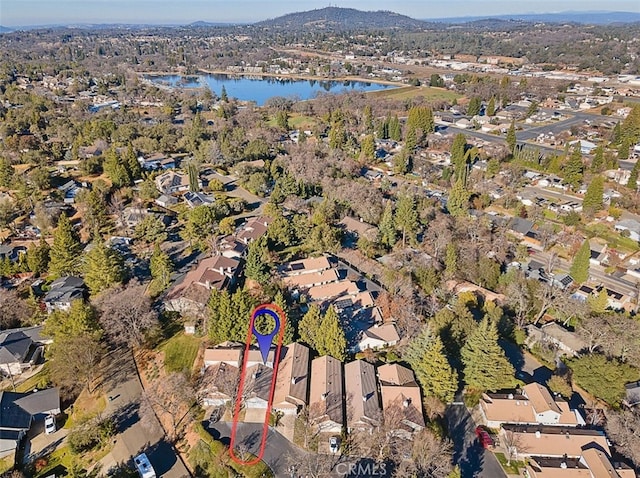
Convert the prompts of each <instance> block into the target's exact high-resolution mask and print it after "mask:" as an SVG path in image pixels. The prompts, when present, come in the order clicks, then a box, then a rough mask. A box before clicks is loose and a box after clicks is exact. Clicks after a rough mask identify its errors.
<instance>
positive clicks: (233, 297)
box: [205, 289, 255, 343]
mask: <svg viewBox="0 0 640 478" xmlns="http://www.w3.org/2000/svg"><path fill="white" fill-rule="evenodd" d="M254 307H255V299H254V298H253V296H252V295H251V294H250V293H249V292H248V291H247V290H246V289H237V290H236V291H235V292H234V293H233V294H229V292H228V291H227V290H223V291H218V290H216V289H214V290H213V291H211V296H210V297H209V303H208V309H209V323H208V326H205V329H208V332H209V337H211V339H212V341H213V342H214V343H220V342H224V341H226V340H232V341H242V340H245V339H246V336H247V327H248V326H249V319H250V318H251V313H252V311H253V308H254Z"/></svg>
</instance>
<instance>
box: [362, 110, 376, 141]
mask: <svg viewBox="0 0 640 478" xmlns="http://www.w3.org/2000/svg"><path fill="white" fill-rule="evenodd" d="M362 122H363V123H364V132H365V133H366V134H368V135H369V134H372V133H373V111H372V110H371V105H365V107H364V110H363V111H362Z"/></svg>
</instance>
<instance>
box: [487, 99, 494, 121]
mask: <svg viewBox="0 0 640 478" xmlns="http://www.w3.org/2000/svg"><path fill="white" fill-rule="evenodd" d="M495 114H496V99H495V98H494V97H493V96H492V97H491V99H490V100H489V104H488V105H487V116H495Z"/></svg>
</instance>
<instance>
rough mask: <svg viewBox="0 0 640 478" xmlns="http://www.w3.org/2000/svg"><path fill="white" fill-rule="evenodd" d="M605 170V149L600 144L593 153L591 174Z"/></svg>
mask: <svg viewBox="0 0 640 478" xmlns="http://www.w3.org/2000/svg"><path fill="white" fill-rule="evenodd" d="M603 168H604V147H603V146H602V145H601V144H599V145H598V146H597V147H596V149H595V150H594V153H593V160H592V161H591V172H592V173H600V172H602V169H603Z"/></svg>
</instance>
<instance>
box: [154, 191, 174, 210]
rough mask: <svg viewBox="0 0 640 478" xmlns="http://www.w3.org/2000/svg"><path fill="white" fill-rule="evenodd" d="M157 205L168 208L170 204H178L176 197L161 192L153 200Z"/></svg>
mask: <svg viewBox="0 0 640 478" xmlns="http://www.w3.org/2000/svg"><path fill="white" fill-rule="evenodd" d="M154 202H155V203H156V204H157V205H158V206H160V207H164V208H170V207H171V206H175V205H176V204H178V199H177V198H174V197H173V196H167V195H166V194H161V195H160V196H159V197H157V198H156V199H155V201H154Z"/></svg>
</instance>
